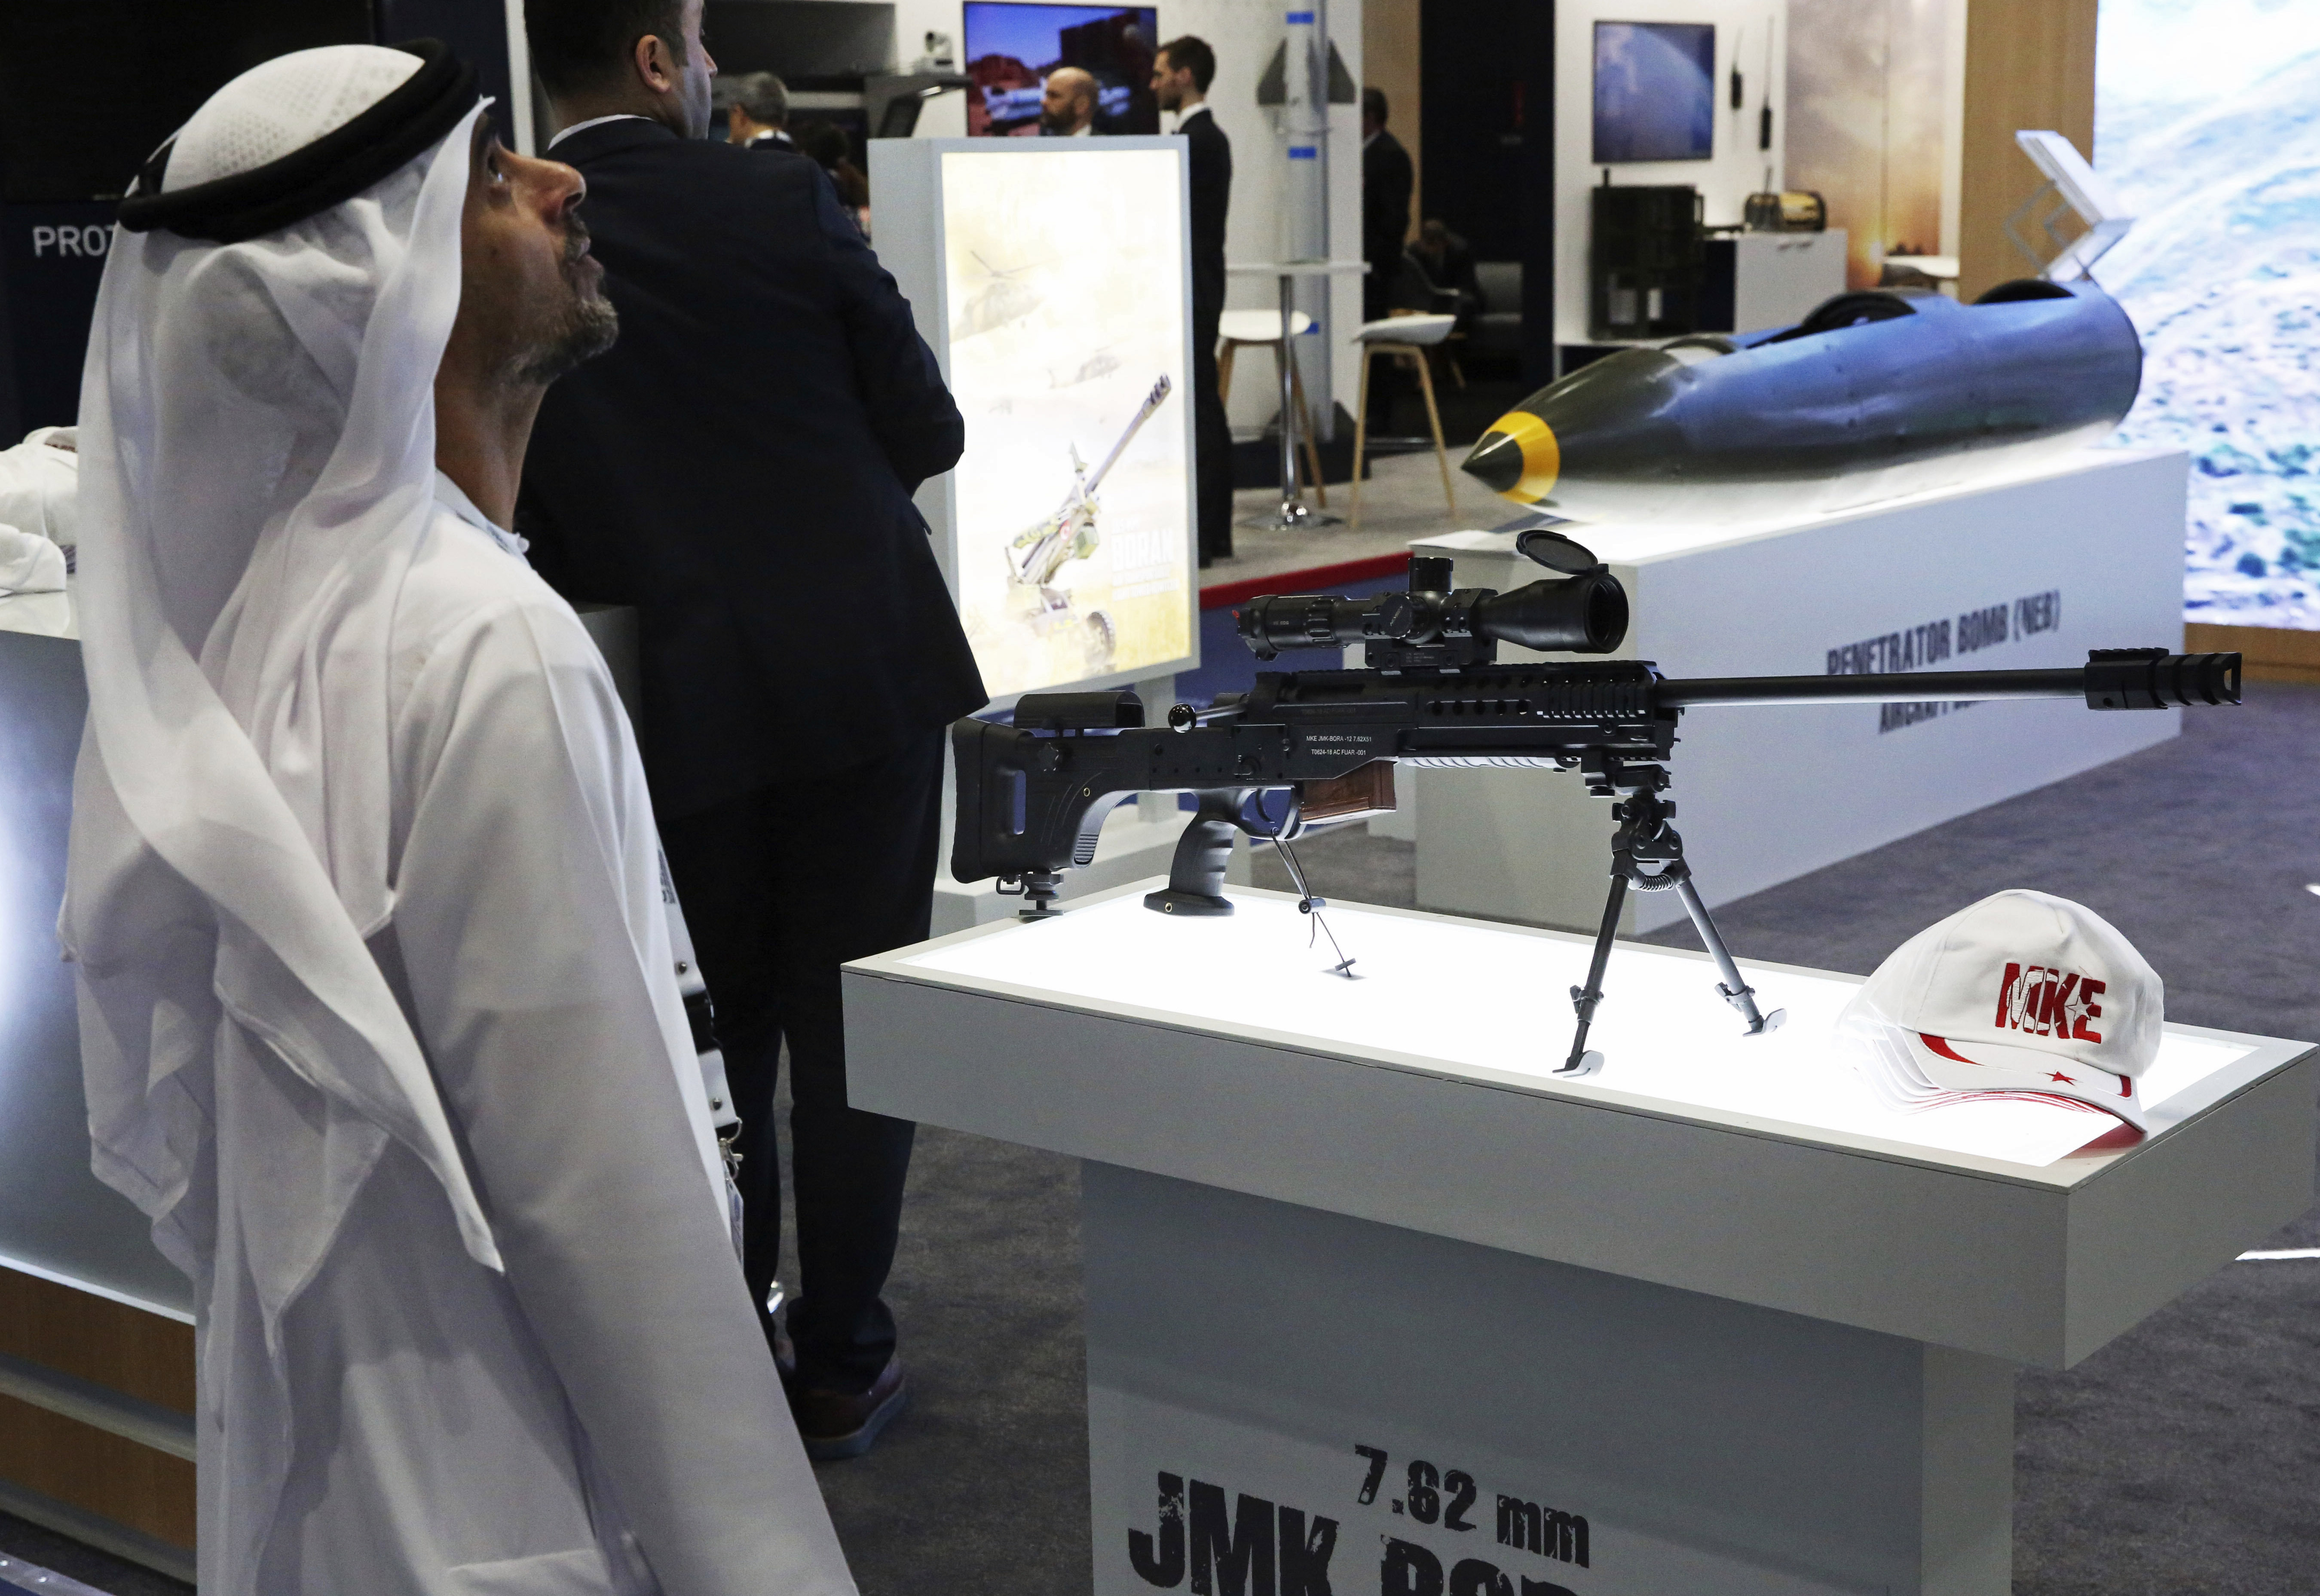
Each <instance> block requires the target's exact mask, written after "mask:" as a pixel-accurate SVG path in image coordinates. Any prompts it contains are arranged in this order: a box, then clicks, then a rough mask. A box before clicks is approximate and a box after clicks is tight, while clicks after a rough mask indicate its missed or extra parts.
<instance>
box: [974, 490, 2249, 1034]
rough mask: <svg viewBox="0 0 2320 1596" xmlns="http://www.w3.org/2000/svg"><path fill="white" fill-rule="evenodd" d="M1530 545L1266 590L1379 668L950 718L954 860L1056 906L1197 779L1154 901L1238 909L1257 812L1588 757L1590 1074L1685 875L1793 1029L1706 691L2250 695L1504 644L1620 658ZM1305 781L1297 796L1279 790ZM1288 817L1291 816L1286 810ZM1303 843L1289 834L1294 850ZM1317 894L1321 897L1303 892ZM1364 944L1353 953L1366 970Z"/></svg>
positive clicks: (2170, 678) (1310, 638)
mask: <svg viewBox="0 0 2320 1596" xmlns="http://www.w3.org/2000/svg"><path fill="white" fill-rule="evenodd" d="M1517 542H1518V548H1519V549H1521V551H1522V552H1523V553H1524V554H1525V555H1526V556H1527V557H1528V558H1531V559H1533V560H1534V561H1536V562H1537V563H1538V564H1539V565H1541V566H1544V567H1546V568H1547V569H1548V570H1549V571H1550V572H1553V573H1554V575H1553V576H1548V577H1545V578H1542V579H1541V580H1539V581H1536V582H1534V583H1532V584H1530V585H1528V586H1526V587H1521V588H1518V589H1516V590H1515V591H1514V592H1511V593H1497V592H1493V591H1491V590H1490V589H1487V588H1469V589H1463V590H1458V591H1451V590H1450V561H1448V560H1446V559H1440V558H1422V557H1421V558H1413V559H1412V560H1411V561H1410V562H1409V591H1408V592H1407V593H1388V594H1378V595H1375V596H1373V597H1368V598H1346V597H1340V596H1337V595H1333V594H1283V595H1277V596H1268V597H1264V598H1257V599H1253V600H1251V601H1250V602H1249V603H1248V604H1247V605H1246V607H1245V608H1243V609H1242V610H1241V611H1239V612H1238V614H1237V621H1238V623H1239V629H1240V634H1241V638H1242V640H1243V641H1245V642H1246V644H1247V645H1248V647H1249V648H1250V650H1251V651H1252V652H1254V653H1255V655H1256V657H1258V658H1259V659H1264V660H1270V659H1273V658H1274V657H1277V656H1278V655H1279V654H1280V653H1281V652H1282V650H1283V649H1290V648H1337V649H1342V648H1346V647H1349V646H1351V645H1353V644H1355V643H1360V644H1364V645H1365V646H1366V654H1365V659H1366V662H1367V663H1366V665H1365V666H1364V667H1363V668H1360V669H1337V670H1309V671H1295V672H1278V673H1274V672H1266V673H1261V674H1259V676H1257V678H1256V686H1255V689H1254V690H1253V691H1252V692H1249V693H1247V694H1228V695H1227V696H1225V697H1222V698H1219V700H1218V701H1217V703H1215V704H1214V705H1213V706H1212V707H1210V708H1209V709H1205V710H1203V709H1195V708H1194V707H1192V705H1190V704H1182V703H1180V704H1177V705H1175V706H1174V707H1173V708H1171V709H1170V710H1169V711H1168V713H1167V719H1166V724H1165V725H1162V726H1146V724H1145V723H1144V706H1143V704H1142V703H1140V702H1139V701H1138V700H1137V696H1136V694H1133V693H1130V692H1118V691H1115V692H1080V693H1038V694H1025V695H1024V697H1023V698H1022V699H1021V700H1020V702H1019V703H1017V704H1016V707H1015V721H1014V724H1013V725H1012V726H1001V725H995V724H992V723H991V722H989V721H972V720H970V721H959V722H958V723H957V724H956V726H954V727H953V728H952V729H951V748H952V752H953V755H954V757H955V758H956V764H957V775H958V816H957V825H956V833H955V839H954V843H953V848H952V852H951V873H952V874H953V875H956V877H957V878H958V879H959V880H961V881H983V880H987V879H990V878H992V877H993V876H996V877H998V878H999V880H1000V882H1001V890H1002V891H1004V890H1008V889H1009V888H1010V887H1011V888H1013V889H1014V890H1015V891H1018V892H1020V893H1021V894H1022V895H1023V897H1024V899H1025V901H1026V907H1025V909H1024V911H1023V917H1024V918H1025V919H1028V920H1044V919H1047V918H1051V917H1054V916H1056V914H1057V912H1058V911H1056V908H1055V900H1056V896H1057V893H1058V889H1059V885H1060V883H1061V880H1062V872H1063V871H1064V870H1065V868H1066V867H1068V866H1075V865H1086V864H1088V863H1090V862H1091V861H1092V860H1093V858H1094V857H1095V846H1096V839H1097V836H1098V834H1099V833H1100V832H1101V830H1102V828H1103V821H1104V817H1105V816H1106V815H1107V814H1109V813H1110V811H1111V809H1112V806H1113V805H1114V804H1116V803H1119V802H1120V801H1122V800H1123V799H1126V798H1129V797H1132V796H1134V795H1136V794H1137V793H1165V792H1178V793H1186V792H1189V793H1194V794H1196V795H1197V799H1198V809H1197V811H1196V812H1195V813H1194V815H1193V818H1192V822H1191V824H1189V825H1188V826H1186V827H1185V829H1184V834H1183V839H1182V840H1181V841H1180V842H1179V843H1178V845H1177V848H1176V855H1175V858H1174V863H1173V866H1172V868H1171V870H1170V872H1169V878H1168V884H1167V886H1166V887H1165V889H1163V890H1161V891H1159V892H1155V893H1149V894H1147V895H1146V898H1145V900H1144V902H1145V906H1146V908H1148V909H1151V910H1154V911H1157V912H1159V913H1163V914H1171V915H1191V916H1198V915H1216V914H1230V913H1231V912H1232V904H1231V902H1230V901H1229V900H1228V899H1227V898H1226V897H1225V896H1224V875H1225V866H1226V864H1227V862H1228V859H1229V858H1230V857H1231V853H1232V841H1233V833H1234V832H1235V831H1236V830H1239V831H1243V832H1246V833H1247V834H1248V835H1249V836H1251V837H1254V838H1258V839H1269V840H1274V841H1277V842H1283V843H1285V842H1287V841H1289V840H1291V839H1293V838H1294V837H1296V836H1297V835H1298V834H1299V832H1300V830H1301V829H1302V828H1303V827H1305V826H1306V825H1309V824H1311V823H1314V822H1317V821H1335V820H1352V819H1359V818H1361V817H1363V816H1364V815H1368V814H1373V813H1378V812H1383V811H1386V810H1390V809H1391V808H1392V807H1393V800H1392V792H1393V774H1392V767H1393V765H1394V764H1396V763H1408V764H1410V765H1412V766H1419V767H1422V768H1435V769H1462V768H1509V767H1534V768H1537V769H1540V770H1577V771H1578V772H1579V773H1580V775H1581V777H1582V778H1583V779H1584V780H1585V781H1586V783H1587V789H1588V791H1589V792H1590V793H1594V794H1596V795H1597V796H1599V797H1604V798H1609V799H1611V800H1613V808H1612V811H1611V813H1612V817H1613V819H1614V820H1616V821H1618V830H1617V831H1616V832H1614V834H1613V836H1612V839H1611V869H1610V878H1611V884H1610V895H1609V901H1608V902H1606V903H1605V905H1604V909H1603V921H1602V926H1601V929H1600V930H1599V931H1598V932H1597V934H1596V939H1595V949H1594V957H1593V961H1592V963H1591V964H1590V966H1589V969H1588V975H1587V982H1586V984H1585V985H1583V986H1574V987H1572V989H1571V999H1572V1009H1573V1011H1574V1013H1575V1015H1576V1018H1577V1027H1576V1031H1575V1034H1574V1035H1573V1037H1572V1044H1571V1051H1570V1056H1569V1057H1568V1058H1567V1059H1566V1060H1565V1061H1564V1063H1563V1066H1562V1067H1561V1068H1560V1069H1558V1070H1557V1071H1556V1072H1555V1073H1556V1074H1557V1075H1589V1074H1592V1073H1593V1072H1594V1071H1595V1070H1596V1069H1598V1068H1600V1066H1601V1063H1602V1056H1601V1055H1600V1054H1599V1053H1591V1052H1590V1051H1589V1050H1588V1048H1587V1033H1588V1030H1589V1028H1590V1026H1591V1025H1592V1024H1593V1022H1594V1018H1595V1011H1596V1008H1597V1006H1598V1005H1599V1004H1600V1003H1601V1002H1602V1001H1603V990H1602V987H1603V973H1604V969H1605V966H1607V964H1608V963H1609V959H1610V956H1611V943H1612V939H1613V937H1614V935H1615V933H1616V932H1617V930H1618V922H1619V911H1620V908H1621V906H1622V904H1623V903H1624V902H1625V901H1626V896H1627V893H1628V892H1629V891H1630V890H1631V889H1632V890H1634V891H1638V892H1673V893H1676V895H1677V896H1678V897H1679V898H1680V899H1681V901H1682V903H1683V907H1684V910H1685V912H1686V913H1688V914H1689V915H1690V918H1691V922H1692V924H1693V926H1694V927H1695V928H1697V929H1698V930H1699V938H1700V940H1701V941H1702V942H1703V943H1704V944H1706V946H1707V948H1708V953H1709V955H1710V956H1711V957H1713V958H1714V959H1715V961H1716V966H1717V971H1718V972H1719V973H1720V975H1722V977H1723V979H1722V983H1721V984H1719V985H1718V986H1717V993H1719V994H1720V995H1721V996H1722V997H1723V998H1724V999H1725V1001H1726V1002H1729V1003H1730V1004H1731V1005H1732V1006H1733V1007H1734V1008H1735V1009H1736V1010H1738V1011H1739V1012H1740V1014H1741V1017H1742V1018H1743V1020H1745V1022H1746V1027H1747V1031H1748V1034H1750V1035H1752V1036H1754V1035H1761V1034H1762V1033H1763V1032H1764V1031H1766V1030H1769V1029H1772V1028H1773V1027H1775V1026H1777V1025H1778V1024H1779V1023H1780V1021H1781V1017H1782V1016H1781V1011H1777V1010H1775V1011H1773V1012H1772V1013H1771V1014H1765V1013H1763V1012H1761V1011H1759V1010H1758V1008H1757V1005H1756V997H1755V993H1754V990H1753V989H1751V988H1750V987H1749V986H1748V984H1747V983H1746V982H1745V981H1744V980H1743V979H1742V978H1741V975H1740V970H1739V966H1736V965H1735V964H1734V963H1733V960H1732V956H1731V954H1730V952H1729V951H1727V950H1726V948H1725V946H1724V939H1723V938H1722V937H1721V936H1719V935H1718V934H1717V929H1716V924H1715V921H1714V920H1711V919H1710V918H1709V916H1708V908H1707V905H1706V904H1705V903H1704V902H1701V900H1700V896H1699V889H1698V888H1697V887H1696V886H1695V885H1694V884H1693V883H1692V878H1691V870H1690V866H1689V865H1688V864H1687V863H1686V862H1685V859H1684V855H1683V839H1682V838H1681V836H1680V835H1678V833H1677V832H1676V830H1675V827H1674V825H1673V823H1672V822H1673V821H1674V818H1675V805H1674V803H1672V802H1671V801H1670V800H1669V799H1668V798H1667V797H1666V796H1665V793H1667V790H1668V786H1669V778H1668V770H1667V766H1668V761H1669V759H1670V757H1672V755H1673V753H1674V750H1675V743H1676V726H1677V722H1678V720H1679V719H1680V717H1681V715H1682V713H1683V712H1684V711H1685V710H1688V709H1705V708H1711V707H1713V708H1721V707H1726V706H1733V707H1737V706H1745V705H1750V704H1801V703H1917V702H1921V701H1927V700H1942V699H1946V700H1951V701H1956V702H1965V701H1982V700H1994V699H2017V698H2083V699H2084V701H2085V703H2086V705H2087V707H2088V708H2089V709H2091V710H2154V709H2168V708H2173V707H2179V706H2188V705H2199V704H2235V703H2239V702H2240V657H2239V656H2238V655H2237V654H2170V653H2168V652H2167V651H2166V650H2165V649H2163V648H2101V649H2097V650H2095V651H2094V652H2092V653H2091V654H2089V656H2088V658H2087V663H2086V664H2085V665H2084V666H2083V667H2072V668H2065V669H2053V670H1988V671H1921V672H1912V673H1909V674H1906V675H1884V676H1730V677H1718V678H1708V679H1702V680H1694V681H1683V680H1670V679H1668V678H1666V677H1663V676H1661V675H1660V674H1659V671H1658V669H1657V667H1654V666H1653V665H1652V664H1650V663H1649V662H1648V661H1644V660H1618V661H1611V660H1603V661H1594V662H1580V663H1572V664H1563V663H1541V664H1503V665H1502V664H1500V663H1498V659H1497V653H1498V645H1499V644H1500V643H1508V644H1511V645H1514V646H1516V647H1519V648H1530V649H1536V650H1539V651H1542V652H1546V651H1556V652H1572V653H1579V654H1608V653H1609V652H1611V651H1612V650H1613V649H1615V648H1618V646H1619V644H1620V642H1621V640H1622V639H1624V638H1625V637H1626V635H1627V592H1626V590H1625V589H1624V588H1623V587H1622V586H1621V585H1619V582H1618V578H1617V577H1615V576H1612V575H1611V573H1610V571H1609V569H1607V568H1606V567H1604V566H1603V565H1602V564H1601V563H1600V562H1599V561H1598V560H1597V559H1596V558H1595V557H1594V556H1593V555H1591V554H1590V553H1589V552H1588V551H1587V550H1586V549H1583V548H1581V546H1580V545H1579V544H1577V543H1575V542H1573V541H1572V540H1571V539H1569V538H1567V537H1564V536H1563V535H1561V534H1560V533H1557V532H1553V531H1547V530H1533V531H1527V532H1525V533H1523V534H1522V536H1521V537H1520V538H1519V539H1518V540H1517ZM1280 789H1286V790H1287V792H1288V793H1289V798H1288V802H1287V804H1286V806H1285V811H1283V810H1282V809H1278V808H1274V807H1272V806H1268V804H1267V803H1266V802H1265V795H1266V794H1267V793H1272V792H1274V791H1277V790H1280ZM1276 814H1278V815H1279V816H1280V818H1279V819H1277V820H1276V819H1275V818H1274V816H1275V815H1276ZM1284 852H1285V850H1284ZM1294 874H1295V875H1296V876H1297V879H1298V880H1299V883H1300V892H1302V893H1303V902H1300V905H1299V907H1300V909H1304V910H1306V911H1308V912H1313V911H1318V910H1319V908H1321V907H1322V906H1323V904H1322V901H1321V900H1319V899H1318V898H1316V897H1314V896H1313V894H1312V893H1310V891H1307V890H1305V889H1304V887H1303V885H1302V873H1301V872H1295V873H1294ZM1339 971H1340V973H1345V971H1346V961H1342V960H1341V962H1340V965H1339Z"/></svg>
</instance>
